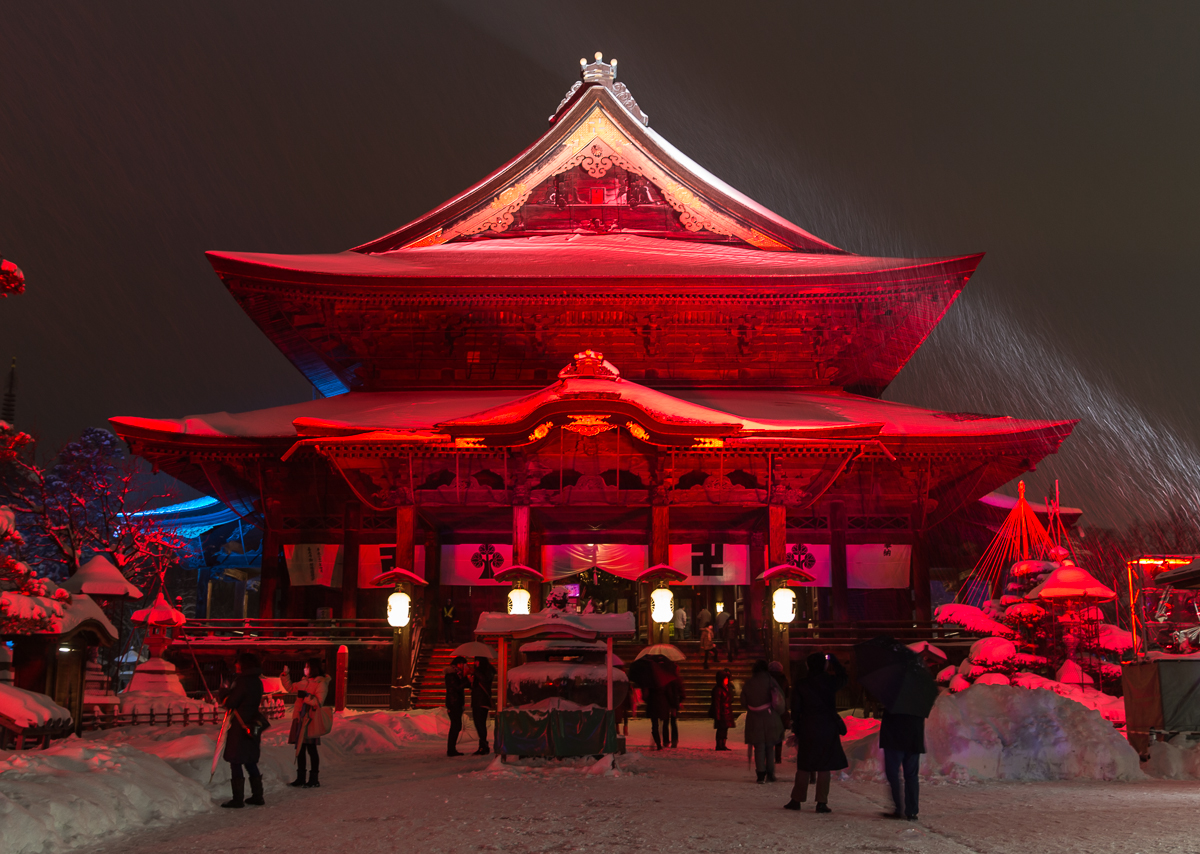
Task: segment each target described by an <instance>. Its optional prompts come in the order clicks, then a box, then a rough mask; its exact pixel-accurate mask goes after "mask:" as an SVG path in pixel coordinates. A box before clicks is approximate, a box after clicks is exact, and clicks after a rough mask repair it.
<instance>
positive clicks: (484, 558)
mask: <svg viewBox="0 0 1200 854" xmlns="http://www.w3.org/2000/svg"><path fill="white" fill-rule="evenodd" d="M418 548H419V549H420V547H418ZM421 551H422V552H423V551H424V550H423V549H421ZM506 566H512V546H511V545H509V544H508V543H475V544H472V545H467V544H462V545H456V546H442V581H441V583H442V584H459V585H463V586H473V587H479V586H484V587H486V586H507V585H501V583H500V582H499V581H497V580H496V579H495V578H494V577H493V575H494V574H495V572H496V570H498V569H503V568H504V567H506Z"/></svg>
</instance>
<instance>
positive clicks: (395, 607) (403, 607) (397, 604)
mask: <svg viewBox="0 0 1200 854" xmlns="http://www.w3.org/2000/svg"><path fill="white" fill-rule="evenodd" d="M411 612H412V599H411V598H409V595H408V594H407V593H405V592H404V591H403V590H397V591H396V592H395V593H393V594H392V595H391V596H389V597H388V609H387V621H388V625H389V626H392V627H393V628H397V629H402V628H404V627H405V626H407V625H408V620H409V617H410V615H411Z"/></svg>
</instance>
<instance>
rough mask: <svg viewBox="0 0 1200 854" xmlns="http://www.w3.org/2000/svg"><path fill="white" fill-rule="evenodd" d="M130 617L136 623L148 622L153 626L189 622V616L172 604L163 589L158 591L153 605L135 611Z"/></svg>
mask: <svg viewBox="0 0 1200 854" xmlns="http://www.w3.org/2000/svg"><path fill="white" fill-rule="evenodd" d="M129 619H131V620H132V621H133V622H135V623H146V624H147V625H151V626H182V625H183V624H184V623H186V622H187V617H185V616H184V615H183V612H182V611H180V610H179V609H178V608H175V607H174V606H173V605H171V603H170V602H168V601H167V599H166V597H165V596H163V594H162V591H161V590H160V591H158V596H156V597H155V599H154V604H153V605H151V606H150V607H149V608H141V609H139V610H137V611H134V612H133V615H132V616H131V617H130V618H129Z"/></svg>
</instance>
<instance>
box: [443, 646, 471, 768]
mask: <svg viewBox="0 0 1200 854" xmlns="http://www.w3.org/2000/svg"><path fill="white" fill-rule="evenodd" d="M470 684H471V683H470V680H468V679H467V660H466V659H465V658H463V657H462V656H461V655H459V656H456V657H455V659H454V661H453V662H451V663H450V666H449V667H447V668H446V713H447V714H448V715H449V716H450V734H449V736H447V738H446V755H447V756H462V754H461V753H459V752H458V736H459V733H461V732H462V719H463V706H465V705H466V703H467V686H468V685H470Z"/></svg>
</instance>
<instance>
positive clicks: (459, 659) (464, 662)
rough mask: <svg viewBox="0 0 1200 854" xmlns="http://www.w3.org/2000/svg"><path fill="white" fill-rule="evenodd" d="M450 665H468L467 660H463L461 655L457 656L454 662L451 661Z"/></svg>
mask: <svg viewBox="0 0 1200 854" xmlns="http://www.w3.org/2000/svg"><path fill="white" fill-rule="evenodd" d="M450 663H451V664H466V663H467V660H466V659H465V658H463V657H462V656H461V655H456V656H454V660H453V661H451V662H450Z"/></svg>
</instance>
